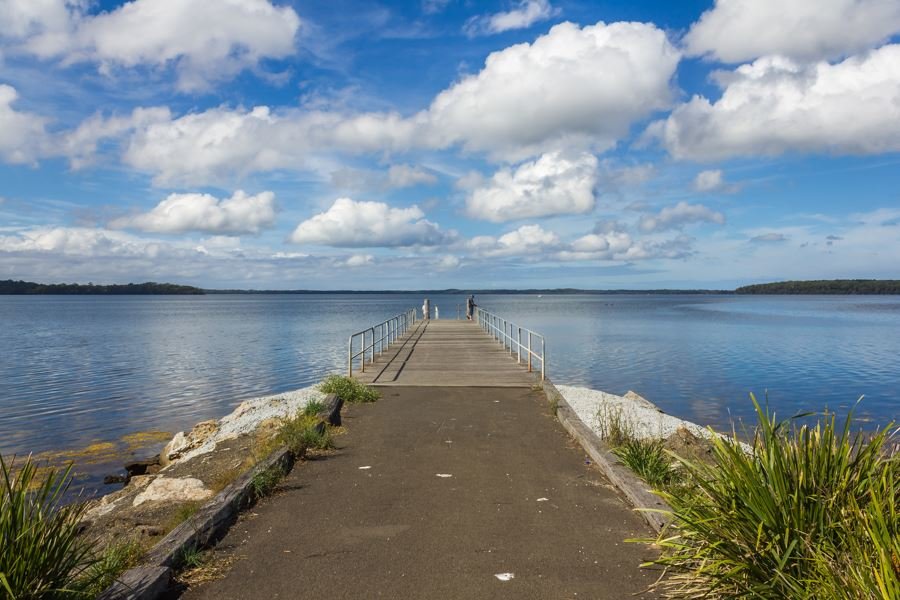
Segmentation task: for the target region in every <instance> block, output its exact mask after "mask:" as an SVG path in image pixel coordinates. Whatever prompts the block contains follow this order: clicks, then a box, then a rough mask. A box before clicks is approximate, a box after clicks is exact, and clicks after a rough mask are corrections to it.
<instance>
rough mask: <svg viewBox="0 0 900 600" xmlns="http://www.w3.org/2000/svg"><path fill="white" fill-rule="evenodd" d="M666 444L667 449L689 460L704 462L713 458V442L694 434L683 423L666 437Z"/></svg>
mask: <svg viewBox="0 0 900 600" xmlns="http://www.w3.org/2000/svg"><path fill="white" fill-rule="evenodd" d="M665 446H666V449H668V450H671V451H672V452H674V453H675V454H677V455H678V456H680V457H682V458H685V459H687V460H692V461H698V460H699V461H702V462H709V461H711V460H712V443H711V442H710V441H709V440H707V439H705V438H701V437H698V436H696V435H694V434H693V433H692V432H691V431H690V430H689V429H688V428H687V427H685V426H683V425H682V426H681V427H679V428H678V429H677V430H676V431H675V433H673V434H672V435H670V436H669V437H668V438H667V439H666V442H665Z"/></svg>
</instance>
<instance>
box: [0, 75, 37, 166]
mask: <svg viewBox="0 0 900 600" xmlns="http://www.w3.org/2000/svg"><path fill="white" fill-rule="evenodd" d="M18 97H19V95H18V93H17V92H16V89H15V88H14V87H12V86H9V85H5V84H0V158H2V159H3V160H4V161H6V162H9V163H19V164H23V163H24V164H28V163H33V162H35V161H37V159H38V158H39V157H40V156H41V154H42V153H43V151H44V144H45V143H46V139H47V132H46V130H45V128H44V127H45V124H46V120H45V119H44V118H43V117H40V116H39V115H35V114H32V113H28V112H19V111H17V110H16V109H15V108H13V103H15V101H16V100H17V99H18Z"/></svg>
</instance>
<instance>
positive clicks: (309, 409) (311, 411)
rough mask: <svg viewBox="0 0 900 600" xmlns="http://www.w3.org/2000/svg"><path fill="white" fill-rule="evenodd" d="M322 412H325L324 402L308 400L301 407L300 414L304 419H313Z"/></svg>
mask: <svg viewBox="0 0 900 600" xmlns="http://www.w3.org/2000/svg"><path fill="white" fill-rule="evenodd" d="M323 410H325V403H324V402H322V401H321V400H310V401H309V402H307V403H306V405H305V406H304V407H303V412H302V414H303V416H305V417H315V416H317V415H318V414H319V413H320V412H322V411H323Z"/></svg>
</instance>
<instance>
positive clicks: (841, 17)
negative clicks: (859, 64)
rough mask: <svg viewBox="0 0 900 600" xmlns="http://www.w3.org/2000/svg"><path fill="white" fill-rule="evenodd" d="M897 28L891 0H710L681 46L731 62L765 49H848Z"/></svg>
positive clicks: (835, 53)
mask: <svg viewBox="0 0 900 600" xmlns="http://www.w3.org/2000/svg"><path fill="white" fill-rule="evenodd" d="M897 32H900V2H897V0H788V1H784V0H716V4H715V6H714V7H713V8H712V9H710V10H708V11H706V12H705V13H703V15H702V16H701V17H700V20H699V21H697V22H696V23H694V25H693V26H692V27H691V29H690V31H688V33H687V35H685V38H684V44H685V47H686V49H687V52H688V53H689V54H691V55H694V56H699V55H707V54H708V55H710V56H713V57H714V58H716V59H718V60H721V61H723V62H729V63H737V62H745V61H749V60H753V59H756V58H759V57H762V56H767V55H776V54H777V55H780V56H786V57H790V58H794V59H797V60H805V61H809V60H818V59H823V58H836V57H839V56H843V55H847V54H853V53H855V52H859V51H862V50H866V49H868V48H871V47H874V46H876V45H878V44H879V43H880V42H883V41H885V40H886V39H888V38H889V37H890V36H891V35H893V34H895V33H897Z"/></svg>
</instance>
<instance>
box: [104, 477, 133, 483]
mask: <svg viewBox="0 0 900 600" xmlns="http://www.w3.org/2000/svg"><path fill="white" fill-rule="evenodd" d="M114 483H128V476H127V475H107V476H106V477H104V478H103V484H104V485H112V484H114Z"/></svg>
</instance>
